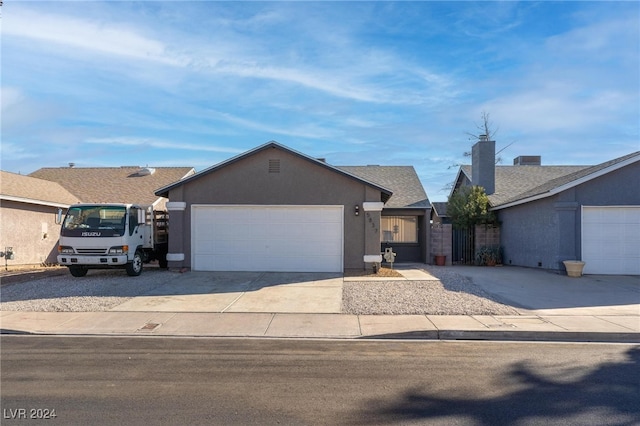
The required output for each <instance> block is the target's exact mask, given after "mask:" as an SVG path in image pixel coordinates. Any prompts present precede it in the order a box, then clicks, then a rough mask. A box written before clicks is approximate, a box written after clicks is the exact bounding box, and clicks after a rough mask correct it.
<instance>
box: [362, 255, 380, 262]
mask: <svg viewBox="0 0 640 426" xmlns="http://www.w3.org/2000/svg"><path fill="white" fill-rule="evenodd" d="M364 263H382V255H381V254H365V255H364Z"/></svg>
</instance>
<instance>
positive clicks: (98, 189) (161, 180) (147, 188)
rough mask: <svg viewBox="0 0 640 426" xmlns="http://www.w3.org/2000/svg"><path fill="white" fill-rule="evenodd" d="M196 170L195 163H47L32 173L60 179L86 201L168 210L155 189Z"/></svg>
mask: <svg viewBox="0 0 640 426" xmlns="http://www.w3.org/2000/svg"><path fill="white" fill-rule="evenodd" d="M194 173H195V170H194V169H193V168H192V167H139V166H123V167H74V166H72V165H70V166H69V167H46V168H42V169H38V170H36V171H35V172H33V173H31V174H30V175H29V176H31V177H36V178H39V179H45V180H48V181H52V182H57V183H59V184H60V185H62V186H63V187H64V188H66V189H67V190H68V191H69V192H71V193H72V194H74V195H75V196H77V197H78V198H79V199H80V200H82V202H83V203H130V204H142V205H153V207H154V209H155V210H164V203H165V202H166V199H163V198H162V197H158V196H156V195H155V194H154V192H155V190H156V189H158V188H160V187H162V186H165V185H167V184H169V183H171V182H175V181H177V180H180V179H182V178H185V177H187V176H190V175H192V174H194Z"/></svg>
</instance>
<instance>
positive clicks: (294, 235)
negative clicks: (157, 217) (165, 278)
mask: <svg viewBox="0 0 640 426" xmlns="http://www.w3.org/2000/svg"><path fill="white" fill-rule="evenodd" d="M156 195H157V196H159V197H167V198H168V199H169V202H168V203H167V209H168V210H169V214H170V217H171V219H170V223H171V226H170V231H169V232H170V237H169V254H168V256H167V260H169V266H170V267H186V268H191V269H193V270H199V271H211V270H214V271H292V272H293V271H295V272H304V271H307V272H343V271H344V270H345V269H363V268H364V267H365V266H366V265H367V264H371V262H377V261H379V260H380V251H381V247H383V246H384V245H383V246H381V243H382V241H381V236H382V239H383V240H392V241H393V244H392V245H391V247H392V248H393V250H394V251H395V252H397V253H398V258H397V260H398V261H400V260H402V258H403V256H405V254H406V256H411V260H422V261H424V259H425V256H426V255H425V253H428V250H427V247H426V245H427V244H428V243H427V242H428V240H429V238H428V232H429V227H428V226H426V223H425V222H426V221H428V217H429V206H430V205H429V201H428V199H427V196H426V194H425V192H424V189H423V188H422V185H421V184H420V182H419V180H418V178H417V176H416V174H415V171H414V170H413V168H412V167H384V166H367V167H334V166H331V165H329V164H327V163H326V162H325V161H323V160H319V159H316V158H312V157H309V156H307V155H305V154H302V153H299V152H297V151H294V150H292V149H290V148H287V147H285V146H283V145H280V144H278V143H277V142H269V143H266V144H264V145H261V146H259V147H257V148H254V149H252V150H250V151H248V152H245V153H244V154H241V155H238V156H236V157H233V158H231V159H229V160H227V161H224V162H222V163H220V164H217V165H214V166H212V167H210V168H207V169H205V170H203V171H201V172H199V173H196V174H195V175H193V176H189V177H188V178H186V179H183V180H181V181H179V182H175V183H172V184H170V185H167V186H165V187H163V188H161V189H159V190H157V191H156ZM421 245H422V246H421ZM403 253H405V254H403ZM407 260H409V259H407Z"/></svg>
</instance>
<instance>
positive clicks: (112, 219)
mask: <svg viewBox="0 0 640 426" xmlns="http://www.w3.org/2000/svg"><path fill="white" fill-rule="evenodd" d="M126 213H127V209H126V208H125V207H124V206H74V207H71V208H69V211H67V215H66V217H65V218H64V222H63V223H62V231H61V235H63V236H65V237H120V236H122V235H123V234H124V229H125V228H124V226H125V219H126V217H127V216H126Z"/></svg>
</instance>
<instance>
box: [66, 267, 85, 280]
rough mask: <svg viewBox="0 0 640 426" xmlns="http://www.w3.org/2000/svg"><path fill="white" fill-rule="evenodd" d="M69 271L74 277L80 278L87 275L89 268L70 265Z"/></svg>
mask: <svg viewBox="0 0 640 426" xmlns="http://www.w3.org/2000/svg"><path fill="white" fill-rule="evenodd" d="M69 272H70V273H71V275H73V276H74V277H78V278H80V277H84V276H85V275H87V272H88V269H87V268H85V267H84V266H69Z"/></svg>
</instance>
